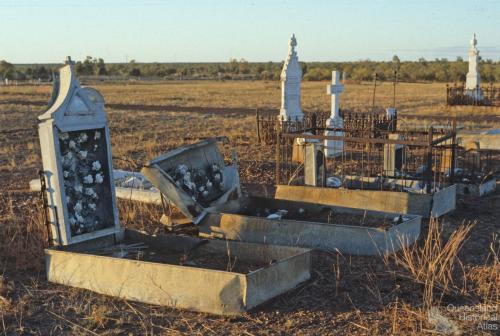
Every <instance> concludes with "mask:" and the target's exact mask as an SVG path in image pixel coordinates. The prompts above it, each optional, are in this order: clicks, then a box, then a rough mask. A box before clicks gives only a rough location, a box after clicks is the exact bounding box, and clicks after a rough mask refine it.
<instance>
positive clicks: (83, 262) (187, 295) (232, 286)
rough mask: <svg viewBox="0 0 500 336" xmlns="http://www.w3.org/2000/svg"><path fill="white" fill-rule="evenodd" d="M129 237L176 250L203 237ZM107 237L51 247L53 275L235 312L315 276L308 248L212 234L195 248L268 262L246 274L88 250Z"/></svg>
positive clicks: (155, 300) (103, 289) (108, 290)
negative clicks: (63, 246) (236, 239)
mask: <svg viewBox="0 0 500 336" xmlns="http://www.w3.org/2000/svg"><path fill="white" fill-rule="evenodd" d="M125 237H126V238H127V239H129V240H133V241H137V242H144V243H146V244H148V245H149V246H155V247H156V248H162V249H163V250H165V249H167V250H172V251H190V250H191V248H193V247H194V246H195V245H197V244H199V243H200V241H201V240H200V239H199V238H193V237H181V236H151V235H147V234H143V233H140V232H137V231H132V230H126V231H125ZM105 238H106V237H104V238H101V239H100V240H92V241H88V242H85V243H83V244H75V245H72V246H68V247H66V248H64V249H52V248H49V249H46V250H45V260H46V267H47V278H48V280H49V281H51V282H55V283H60V284H64V285H68V286H73V287H79V288H85V289H89V290H92V291H95V292H97V293H101V294H105V295H112V296H117V297H120V298H124V299H128V300H133V301H139V302H145V303H150V304H159V305H165V306H170V307H175V308H182V309H189V310H194V311H200V312H206V313H212V314H223V315H234V314H239V313H243V312H245V311H247V310H249V309H251V308H253V307H255V306H257V305H259V304H262V303H263V302H265V301H267V300H269V299H270V298H272V297H274V296H276V295H279V294H282V293H284V292H285V291H287V290H289V289H292V288H294V287H295V286H297V285H298V284H299V283H301V282H303V281H305V280H307V279H309V278H310V250H307V249H301V248H292V247H284V246H271V245H260V244H250V243H241V242H234V241H219V240H210V241H208V243H206V244H204V245H202V246H200V247H198V248H197V249H196V250H195V251H196V252H195V253H201V254H203V253H207V252H216V253H220V254H221V255H227V254H228V253H230V255H231V256H232V257H233V258H237V260H258V261H263V262H266V263H269V265H268V266H265V267H263V268H261V269H258V270H256V271H253V272H250V273H248V274H241V273H234V272H226V271H219V270H211V269H202V268H197V267H188V266H178V265H171V264H161V263H156V262H144V261H136V260H129V259H121V258H117V257H108V256H98V255H93V254H88V253H84V252H85V251H86V250H89V249H90V250H92V249H95V248H96V247H105V246H111V245H113V244H114V242H113V240H112V239H105ZM191 253H194V252H191Z"/></svg>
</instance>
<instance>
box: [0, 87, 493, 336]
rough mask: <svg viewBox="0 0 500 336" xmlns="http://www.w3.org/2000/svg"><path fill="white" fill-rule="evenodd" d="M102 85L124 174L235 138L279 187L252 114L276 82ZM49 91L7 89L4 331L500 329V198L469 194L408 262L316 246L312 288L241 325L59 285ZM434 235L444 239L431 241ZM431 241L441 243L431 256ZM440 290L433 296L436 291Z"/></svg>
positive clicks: (348, 102)
mask: <svg viewBox="0 0 500 336" xmlns="http://www.w3.org/2000/svg"><path fill="white" fill-rule="evenodd" d="M326 84H327V83H326V82H325V83H311V82H307V83H305V84H304V85H303V106H304V108H305V109H308V110H317V109H322V110H328V109H329V102H330V101H329V96H327V95H326V94H325V89H324V87H325V86H326ZM92 86H94V87H96V88H97V89H98V90H100V91H101V93H102V94H103V95H104V97H105V99H106V103H107V112H108V117H109V120H110V126H111V138H112V146H113V165H114V167H115V168H122V169H133V170H137V169H140V167H141V165H142V164H143V163H144V162H145V161H146V160H148V159H150V158H152V157H154V156H156V155H158V154H160V153H162V152H164V151H166V150H168V149H172V148H175V147H177V146H179V145H182V144H186V143H191V142H195V141H197V140H199V139H201V138H204V137H210V136H217V135H227V136H228V137H229V138H230V140H231V145H232V146H234V147H235V148H236V150H237V152H238V155H239V157H240V164H241V167H240V175H241V176H242V180H243V182H248V183H258V184H272V183H273V180H274V165H273V163H272V160H273V157H274V156H273V152H272V149H269V148H263V147H259V146H256V145H255V144H254V142H255V131H254V130H255V122H254V121H255V114H254V112H253V111H254V110H255V108H260V109H276V108H279V95H280V89H279V84H278V83H277V82H264V81H262V82H167V83H154V84H151V83H150V84H145V83H135V84H133V85H126V84H123V83H122V84H101V83H93V84H92ZM372 89H373V88H372V87H371V85H370V84H348V85H347V87H346V94H345V95H344V96H343V97H342V98H341V99H342V106H343V107H344V108H354V109H361V110H367V109H369V106H370V104H371V92H372ZM398 92H399V93H398V101H399V102H398V106H399V107H400V111H401V112H400V113H401V115H403V116H404V115H405V114H408V115H418V116H420V115H429V114H432V115H445V116H447V115H450V113H451V114H453V113H454V114H456V115H463V116H466V115H476V116H477V118H475V119H476V120H475V121H471V120H465V121H463V126H464V127H468V128H471V127H485V126H488V127H492V126H493V125H495V124H496V127H498V123H497V121H496V120H497V119H496V118H498V115H500V111H498V109H489V110H488V109H478V108H473V109H464V108H456V109H453V110H449V109H447V108H446V107H444V94H445V90H444V85H442V84H399V86H398ZM49 97H50V87H49V86H19V87H3V86H0V185H1V190H0V335H18V334H21V335H60V334H68V335H70V334H71V335H73V334H81V335H87V334H91V335H96V334H97V335H118V334H120V335H121V334H133V335H149V334H151V335H153V334H155V335H156V334H165V335H177V334H187V335H193V334H203V335H205V334H224V335H276V334H277V335H288V334H298V335H323V334H324V335H387V334H393V335H411V334H413V335H421V334H439V331H441V332H442V331H446V330H448V331H457V330H459V331H460V332H461V333H462V334H465V335H481V334H485V335H487V334H495V333H496V334H498V330H487V329H488V328H490V329H491V328H493V327H492V326H496V328H499V329H500V321H499V320H498V315H500V310H499V309H500V306H499V305H500V264H499V263H498V257H499V249H500V244H499V234H500V222H499V218H500V191H497V192H496V193H495V194H493V195H490V196H487V197H485V198H483V199H480V200H479V199H459V201H458V204H457V210H456V211H455V212H454V213H453V214H450V215H447V216H445V217H444V218H443V219H442V220H441V221H440V223H439V228H440V229H441V230H442V231H443V233H442V238H441V239H434V238H435V236H432V232H433V230H434V228H435V225H431V226H430V227H431V229H430V230H428V229H427V228H428V227H429V225H428V224H427V223H426V225H425V230H424V232H423V234H422V238H421V241H420V242H419V244H418V246H417V247H416V248H415V249H413V250H408V251H406V252H407V254H408V255H407V256H406V257H405V255H403V254H402V255H399V256H398V257H395V258H385V259H384V258H375V257H355V256H348V255H341V254H339V253H335V252H331V253H327V252H315V253H314V255H313V268H312V279H311V280H310V281H308V282H306V283H304V284H303V285H301V286H300V287H299V288H297V289H295V290H292V291H290V292H288V293H286V294H284V295H282V296H280V297H277V298H275V299H274V300H272V301H270V302H268V303H266V304H264V305H262V306H261V307H258V308H256V309H254V310H253V311H251V312H249V313H247V314H244V315H242V316H239V317H219V316H213V315H207V314H201V313H193V312H188V311H182V310H175V309H171V308H166V307H159V306H153V305H147V304H142V303H135V302H129V301H125V300H122V299H117V298H112V297H107V296H103V295H99V294H95V293H92V292H89V291H86V290H79V289H74V288H69V287H65V286H60V285H54V284H50V283H48V282H47V281H46V279H45V274H44V264H43V247H44V245H45V229H44V225H43V221H42V219H41V212H40V201H39V198H38V195H37V194H36V193H31V192H29V186H28V182H29V180H30V179H32V178H36V176H37V171H38V169H40V168H41V161H40V153H39V152H40V150H39V145H38V137H37V131H36V124H37V119H36V117H37V116H38V115H39V114H41V112H42V111H44V106H45V104H46V103H47V102H48V100H49ZM391 101H392V87H391V86H390V85H389V84H384V85H381V86H379V87H377V101H376V105H380V106H388V105H389V104H390V103H391ZM119 209H120V219H121V223H122V225H124V226H126V227H133V228H137V229H141V230H145V231H148V232H152V233H158V232H163V231H164V228H163V227H162V226H161V224H159V221H158V220H159V214H160V209H158V208H157V207H154V206H148V205H139V204H134V203H130V202H119ZM469 222H472V223H475V224H474V227H472V229H471V230H470V233H469V234H468V235H467V238H466V240H465V242H464V243H463V247H462V248H461V249H460V251H459V252H458V258H455V257H454V253H455V252H456V251H457V250H458V247H460V239H458V238H457V236H456V234H455V235H454V232H455V230H457V229H459V228H460V227H461V225H462V224H463V223H469ZM428 231H429V232H430V235H429V237H430V238H431V239H426V237H427V236H428V234H427V232H428ZM438 241H439V242H441V243H442V248H441V249H438V248H437V247H438V246H439V245H440V244H438ZM446 243H448V245H446ZM426 246H427V248H426ZM429 246H434V247H436V249H435V250H432V251H431V252H429V251H430V249H429V248H428V247H429ZM426 251H427V252H426ZM425 253H427V254H425ZM447 279H448V280H450V279H451V280H450V281H451V282H450V281H448V280H447ZM429 288H431V289H432V292H433V296H432V297H431V299H432V300H431V301H429V298H428V296H427V295H426V293H427V292H428V290H429ZM431 306H433V307H438V309H439V311H440V312H441V313H440V314H442V315H443V316H445V317H442V318H441V317H439V316H440V315H439V314H438V313H435V311H434V310H432V311H433V312H434V313H431V314H430V315H429V307H431ZM463 306H465V307H469V308H470V307H475V308H476V310H480V308H481V307H494V308H493V312H494V313H496V317H497V320H496V321H495V320H494V319H493V318H494V316H489V317H488V316H480V317H479V319H475V320H474V317H475V316H473V315H472V313H471V312H465V313H464V312H463V309H465V308H460V307H463ZM478 307H479V308H478ZM454 308H456V309H454ZM460 309H462V311H461V312H460V311H459V310H460ZM490 311H491V310H490ZM446 319H448V321H451V322H448V324H447V322H446V321H447V320H446ZM467 319H469V320H467ZM436 321H437V322H436ZM443 321H444V322H443ZM436 325H437V326H436ZM450 325H451V326H450ZM488 326H490V327H488Z"/></svg>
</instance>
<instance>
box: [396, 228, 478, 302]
mask: <svg viewBox="0 0 500 336" xmlns="http://www.w3.org/2000/svg"><path fill="white" fill-rule="evenodd" d="M473 227H474V224H470V223H469V224H465V225H461V226H459V227H458V228H457V229H456V230H455V231H453V232H452V233H451V235H450V236H449V237H448V238H447V240H446V241H443V239H444V237H443V230H442V228H441V226H440V224H439V222H438V220H437V219H432V218H431V220H430V222H429V227H428V230H427V236H426V237H425V238H424V239H423V243H422V244H414V245H412V246H406V247H404V248H402V249H401V251H400V252H399V253H396V254H394V255H390V256H386V263H387V265H388V266H389V267H390V261H394V263H395V265H396V266H397V267H399V268H402V269H404V270H405V271H406V272H405V273H406V274H405V276H409V277H410V278H411V279H412V280H413V281H415V282H417V283H420V284H422V285H423V294H422V295H423V306H424V308H425V309H429V308H430V307H432V306H433V305H436V304H440V302H441V299H442V297H443V295H445V294H450V293H451V294H454V295H458V294H460V293H464V289H463V288H462V289H461V288H459V287H457V284H456V283H455V281H456V279H457V274H456V272H455V270H456V266H458V265H459V264H460V260H459V258H458V253H459V252H460V249H461V248H462V246H463V245H464V243H465V241H466V239H467V236H468V234H469V232H470V231H471V230H472V228H473ZM462 276H464V274H462ZM436 291H437V292H439V295H438V298H437V301H436V300H435V299H436V294H437V293H436Z"/></svg>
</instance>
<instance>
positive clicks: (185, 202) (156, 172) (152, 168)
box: [141, 138, 241, 223]
mask: <svg viewBox="0 0 500 336" xmlns="http://www.w3.org/2000/svg"><path fill="white" fill-rule="evenodd" d="M220 141H227V138H211V139H206V140H203V141H201V142H198V143H195V144H191V145H186V146H182V147H179V148H177V149H174V150H172V151H169V152H167V153H165V154H163V155H161V156H159V157H157V158H154V159H153V160H151V161H149V162H148V163H147V164H146V165H145V166H144V167H143V168H142V169H141V173H142V174H144V176H145V177H146V178H147V179H148V180H149V181H150V182H151V183H152V184H153V185H154V186H155V187H157V188H158V189H159V190H160V191H161V192H162V193H163V194H164V195H165V196H166V197H167V198H168V200H169V201H171V202H172V203H173V204H175V205H176V206H177V208H179V210H180V211H181V212H182V213H183V214H184V215H185V216H186V217H187V218H191V219H192V220H193V223H197V222H198V221H199V220H200V219H201V218H203V216H204V215H205V214H206V213H208V212H211V211H213V210H214V209H216V208H218V207H219V206H220V205H223V204H224V203H226V202H228V201H229V200H234V199H237V198H239V197H240V196H241V187H240V179H239V175H238V167H237V164H236V157H235V156H234V157H233V164H232V165H228V166H226V165H225V163H224V157H223V155H222V153H221V152H220V150H219V148H218V146H217V143H218V142H220ZM179 165H185V166H187V167H190V168H191V169H195V170H198V171H205V170H206V169H207V167H211V166H212V165H217V166H218V167H223V171H222V176H223V181H224V188H223V190H222V193H221V195H219V196H218V198H216V199H214V200H212V201H211V202H210V203H209V204H208V205H207V204H205V205H204V204H202V203H201V202H199V201H198V200H196V199H195V198H194V197H193V195H191V194H190V193H188V192H187V191H186V190H185V189H184V188H182V187H181V186H180V185H177V183H176V181H175V180H174V178H173V176H171V175H169V173H170V172H171V171H172V170H174V169H175V168H176V167H178V166H179Z"/></svg>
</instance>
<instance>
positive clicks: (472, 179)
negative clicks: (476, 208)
mask: <svg viewBox="0 0 500 336" xmlns="http://www.w3.org/2000/svg"><path fill="white" fill-rule="evenodd" d="M479 146H480V145H479V143H478V142H472V143H467V144H464V145H463V146H458V147H457V168H455V183H456V185H457V193H458V194H460V195H465V196H472V197H482V196H485V195H488V194H490V193H492V192H494V191H495V190H496V187H497V176H498V174H500V150H494V149H481V148H480V147H479Z"/></svg>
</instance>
